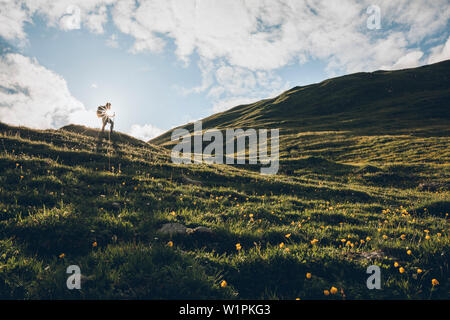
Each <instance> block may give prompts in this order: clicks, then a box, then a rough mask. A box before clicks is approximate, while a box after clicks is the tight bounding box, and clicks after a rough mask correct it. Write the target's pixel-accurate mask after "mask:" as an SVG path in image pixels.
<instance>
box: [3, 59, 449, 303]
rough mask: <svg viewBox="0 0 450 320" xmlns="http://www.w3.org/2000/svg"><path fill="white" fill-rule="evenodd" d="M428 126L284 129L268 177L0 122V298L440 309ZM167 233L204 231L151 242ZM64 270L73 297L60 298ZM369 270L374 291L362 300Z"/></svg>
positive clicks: (442, 161) (441, 220) (444, 220)
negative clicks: (74, 282)
mask: <svg viewBox="0 0 450 320" xmlns="http://www.w3.org/2000/svg"><path fill="white" fill-rule="evenodd" d="M437 67H439V68H441V67H442V68H448V64H445V63H444V64H438V65H433V66H430V68H437ZM426 68H427V67H424V68H423V69H421V68H419V69H416V70H417V72H422V70H427V69H426ZM433 70H434V69H433ZM402 72H405V73H406V74H408V72H413V71H408V70H406V71H400V72H398V73H396V72H393V73H392V74H393V75H395V74H399V75H401V74H402ZM414 72H416V71H414ZM432 73H433V74H434V73H436V74H435V75H429V77H434V76H436V77H438V76H439V74H440V73H439V72H438V71H433V72H432ZM383 74H384V73H382V72H380V73H379V75H380V77H382V76H383ZM424 75H425V76H428V73H424ZM441 75H442V74H441ZM356 76H357V77H360V76H369V75H351V76H350V77H356ZM344 78H345V77H342V78H338V79H335V80H330V82H328V84H327V85H333V81H343V79H344ZM339 79H340V80H339ZM325 83H326V82H325ZM313 86H315V85H313ZM344 87H345V86H344ZM293 90H294V89H293ZM296 90H301V88H300V89H299V88H297V89H296ZM304 90H306V89H304ZM315 90H320V89H318V88H316V89H315ZM396 90H397V89H396ZM399 90H400V89H399ZM430 90H431V89H430ZM418 91H420V90H418ZM442 92H447V93H448V85H447V90H445V88H441V89H436V92H435V94H436V95H433V97H434V98H430V99H431V100H433V101H436V104H437V101H439V99H441V98H440V97H442V96H441V93H442ZM296 94H297V93H295V90H294V92H292V95H296ZM406 96H407V95H406ZM397 98H398V99H400V95H399V96H398V97H397ZM286 99H289V97H287V98H286ZM330 99H331V98H330ZM382 100H383V99H380V100H379V103H382ZM431 100H430V101H431ZM264 103H265V102H261V104H264ZM280 103H281V104H283V102H280ZM386 103H387V102H386ZM431 105H434V104H431ZM429 106H430V105H426V106H423V108H425V107H429ZM444 106H445V105H444ZM247 107H249V106H247ZM245 108H246V107H245ZM284 108H290V107H289V105H285V106H284ZM433 108H434V107H433ZM439 108H441V107H439V106H437V107H436V109H433V110H434V111H433V113H434V112H438V111H436V110H440V109H439ZM269 109H270V108H269V107H268V108H267V109H265V110H266V112H268V113H270V110H269ZM233 110H234V111H233ZM239 110H240V108H239V107H238V108H235V109H232V110H231V111H230V112H231V113H233V112H241V111H239ZM444 111H445V110H444ZM289 112H292V111H289ZM256 113H257V112H256V111H255V114H256ZM350 113H351V111H349V114H350ZM227 114H228V115H229V114H230V113H225V115H227ZM379 114H380V117H381V114H383V110H379ZM386 114H387V113H386ZM436 114H437V115H436V119H435V120H433V121H432V120H430V119H432V118H433V117H434V116H433V115H432V114H431V116H430V118H429V119H428V120H426V121H425V122H423V125H422V126H418V127H417V131H415V132H411V131H412V130H411V128H410V129H409V131H408V130H407V129H408V126H407V124H408V123H413V122H411V121H413V118H414V117H417V116H416V115H413V114H408V113H402V116H401V117H398V118H397V119H396V120H397V121H398V123H399V124H402V123H403V124H404V126H403V127H402V126H401V125H399V127H398V130H397V129H395V130H394V129H392V130H388V129H386V127H385V126H384V125H383V124H384V122H383V121H384V120H383V121H381V120H380V121H381V122H380V123H378V125H374V126H373V128H375V129H373V130H372V129H370V130H369V129H364V127H363V126H362V125H361V126H360V127H359V128H356V129H357V130H356V129H355V130H356V131H353V129H351V128H350V127H348V128H342V127H340V126H341V124H339V125H338V124H336V126H339V127H336V128H333V127H330V128H329V129H327V130H323V128H321V127H320V125H319V123H320V121H317V122H316V124H314V123H312V122H311V126H309V127H307V128H305V130H298V128H297V127H295V126H297V124H296V125H295V126H294V127H289V125H288V123H289V121H294V120H292V119H293V118H292V119H285V120H283V121H286V122H285V123H283V128H285V127H284V124H286V132H287V133H285V134H284V135H282V137H281V139H282V140H281V143H280V146H281V147H282V160H281V166H280V172H279V174H278V175H276V176H261V175H260V174H259V171H254V170H253V168H250V167H243V166H237V167H233V166H226V165H206V164H203V165H174V164H172V163H171V162H170V158H169V150H167V149H166V148H163V147H161V146H157V145H152V144H146V143H144V142H142V141H139V140H136V139H133V138H131V137H128V136H126V135H123V134H119V133H116V134H113V135H112V136H111V137H109V136H108V135H105V136H103V135H101V134H100V133H99V131H98V130H94V129H89V128H83V127H78V126H68V127H65V128H63V129H61V130H43V131H40V130H31V129H27V128H23V127H11V126H7V125H4V124H0V140H1V143H0V163H1V165H0V170H1V174H0V182H1V183H0V298H6V299H10V298H15V299H29V298H38V299H42V298H60V299H62V298H65V299H79V298H82V299H87V298H100V299H104V298H120V299H122V298H124V299H125V298H152V299H162V298H171V299H179V298H216V299H227V298H238V299H259V298H269V299H295V298H297V297H299V298H302V299H361V298H369V299H419V298H421V299H428V298H432V299H448V298H449V289H450V287H449V283H450V282H449V276H448V275H449V256H448V255H449V245H450V241H449V227H448V221H449V220H448V212H449V211H450V200H449V199H450V192H449V181H450V170H449V149H450V148H449V146H450V139H449V137H448V135H447V134H446V133H447V132H448V124H446V123H445V122H444V121H442V120H441V118H442V117H441V116H440V115H439V114H438V113H436ZM316 116H318V117H320V115H316ZM316 116H314V115H311V119H315V117H316ZM215 117H216V118H215ZM355 117H356V116H355ZM256 118H257V117H255V118H254V119H253V120H248V121H249V122H248V123H249V124H251V123H252V121H254V122H255V123H258V122H257V121H258V120H255V119H256ZM444 118H445V115H444ZM211 119H212V120H214V119H222V120H223V114H222V115H217V116H213V117H211ZM229 119H231V120H230V121H231V122H230V123H229V124H225V122H221V123H223V124H224V126H225V125H232V124H233V123H240V122H238V121H237V120H236V118H233V117H231V116H230V118H229ZM238 119H240V120H239V121H242V123H244V122H245V121H247V120H245V112H244V111H242V115H241V117H240V118H238ZM259 119H264V117H261V118H259ZM355 119H356V118H355ZM367 119H369V117H367ZM376 119H377V118H373V121H375V120H376ZM380 119H381V118H380ZM383 119H384V118H383ZM212 120H211V121H212ZM278 120H280V119H278ZM278 120H277V121H278ZM217 121H218V120H217ZM261 121H262V122H261V125H262V124H263V123H264V125H265V124H267V123H268V120H267V119H266V120H261ZM298 121H304V120H298ZM356 121H357V120H355V122H356ZM358 121H359V120H358ZM361 121H368V120H361ZM414 121H415V120H414ZM417 121H419V120H417ZM331 123H332V122H331V120H329V124H331ZM336 123H338V121H337V122H336ZM361 123H362V122H361ZM417 123H420V122H417ZM277 125H280V123H278V124H277ZM325 127H326V125H325V124H324V128H325ZM289 128H291V129H289ZM376 128H380V129H376ZM382 128H384V129H386V130H384V129H383V130H382ZM288 129H289V130H291V131H288ZM343 129H345V130H343ZM283 130H284V129H283ZM418 133H420V134H418ZM160 139H161V138H160ZM161 143H162V144H164V142H161ZM166 146H167V145H166ZM168 222H179V223H182V224H184V225H185V226H187V227H190V228H194V227H197V226H205V227H208V228H210V229H211V230H212V234H208V233H206V234H198V233H197V234H192V235H174V236H169V235H161V234H159V233H158V232H157V230H158V229H159V228H160V227H161V226H162V225H163V224H165V223H168ZM237 244H239V246H237ZM238 249H239V250H238ZM408 250H410V251H408ZM72 264H75V265H78V266H80V268H81V272H82V274H83V283H82V289H81V290H68V289H67V288H66V279H67V277H68V274H66V268H67V267H68V266H69V265H72ZM372 264H377V265H378V266H380V268H381V273H382V290H368V289H367V287H366V279H367V277H368V275H367V274H366V268H367V267H368V266H369V265H372ZM419 269H420V270H419ZM309 273H310V274H311V277H307V276H306V275H307V274H309ZM433 279H436V280H437V281H438V282H439V284H438V285H433V284H432V280H433ZM224 280H225V281H226V283H227V285H226V286H224V287H223V286H221V283H222V281H224ZM331 287H335V288H337V289H338V290H337V293H335V294H330V295H325V294H324V290H330V289H331ZM333 292H334V291H333Z"/></svg>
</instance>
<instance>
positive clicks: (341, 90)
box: [151, 60, 450, 150]
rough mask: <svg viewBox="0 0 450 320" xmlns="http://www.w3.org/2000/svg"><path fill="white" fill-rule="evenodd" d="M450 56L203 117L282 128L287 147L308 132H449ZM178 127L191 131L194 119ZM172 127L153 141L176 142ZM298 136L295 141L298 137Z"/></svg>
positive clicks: (213, 123) (211, 122)
mask: <svg viewBox="0 0 450 320" xmlns="http://www.w3.org/2000/svg"><path fill="white" fill-rule="evenodd" d="M449 101H450V60H447V61H444V62H440V63H436V64H433V65H427V66H423V67H419V68H415V69H406V70H399V71H376V72H372V73H355V74H351V75H346V76H342V77H338V78H333V79H328V80H325V81H322V82H320V83H317V84H312V85H308V86H303V87H294V88H292V89H290V90H288V91H286V92H284V93H282V94H281V95H279V96H277V97H275V98H272V99H266V100H261V101H258V102H255V103H253V104H248V105H241V106H237V107H234V108H232V109H230V110H227V111H225V112H221V113H217V114H214V115H212V116H210V117H207V118H205V119H203V120H202V124H203V129H204V130H206V129H210V128H219V129H225V128H244V129H245V128H280V129H281V130H280V135H281V136H282V141H283V142H284V143H281V144H280V147H281V149H282V150H286V149H289V150H293V149H296V148H298V147H300V148H301V146H300V145H301V144H302V143H303V139H302V138H300V139H298V138H299V136H298V134H300V133H305V132H311V131H314V132H329V131H333V132H335V133H336V132H338V133H341V134H350V135H359V136H370V135H387V134H389V135H393V134H396V135H401V134H412V135H414V136H429V135H433V136H448V135H449V134H450V131H449V130H450V126H449V123H450V104H449ZM178 128H187V129H190V130H192V124H188V125H185V126H181V127H178ZM170 136H171V131H169V132H166V133H164V134H162V135H161V136H159V137H156V138H154V139H152V140H151V142H152V143H154V144H160V145H171V142H170ZM293 140H296V141H293Z"/></svg>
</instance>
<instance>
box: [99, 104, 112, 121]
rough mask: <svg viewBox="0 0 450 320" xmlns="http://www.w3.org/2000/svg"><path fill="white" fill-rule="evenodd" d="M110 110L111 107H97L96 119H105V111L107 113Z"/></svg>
mask: <svg viewBox="0 0 450 320" xmlns="http://www.w3.org/2000/svg"><path fill="white" fill-rule="evenodd" d="M110 108H111V107H109V108H108V106H107V105H106V106H99V107H98V108H97V117H99V118H103V117H105V116H106V111H107V110H108V109H110Z"/></svg>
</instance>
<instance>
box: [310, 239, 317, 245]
mask: <svg viewBox="0 0 450 320" xmlns="http://www.w3.org/2000/svg"><path fill="white" fill-rule="evenodd" d="M317 242H319V240H317V239H313V240H311V244H312V245H315V244H316V243H317Z"/></svg>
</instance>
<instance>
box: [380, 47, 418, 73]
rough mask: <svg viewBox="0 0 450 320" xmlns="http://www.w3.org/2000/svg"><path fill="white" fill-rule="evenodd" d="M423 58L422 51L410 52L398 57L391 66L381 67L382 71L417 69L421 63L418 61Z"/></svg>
mask: <svg viewBox="0 0 450 320" xmlns="http://www.w3.org/2000/svg"><path fill="white" fill-rule="evenodd" d="M422 57H423V52H422V51H412V52H409V53H407V54H406V55H404V56H403V57H400V58H399V59H398V60H397V61H396V62H395V63H394V64H393V65H392V66H382V67H381V69H383V70H399V69H407V68H415V67H418V66H419V65H420V64H421V62H420V59H421V58H422Z"/></svg>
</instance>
